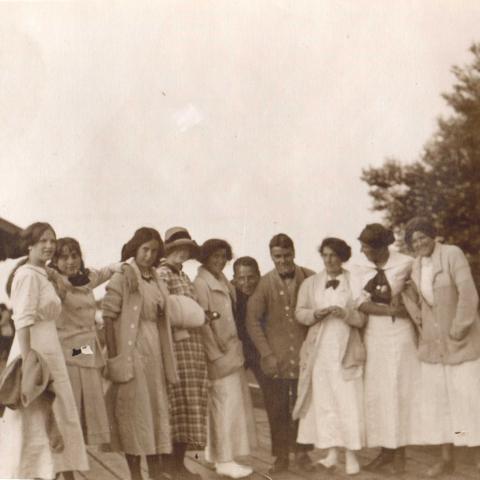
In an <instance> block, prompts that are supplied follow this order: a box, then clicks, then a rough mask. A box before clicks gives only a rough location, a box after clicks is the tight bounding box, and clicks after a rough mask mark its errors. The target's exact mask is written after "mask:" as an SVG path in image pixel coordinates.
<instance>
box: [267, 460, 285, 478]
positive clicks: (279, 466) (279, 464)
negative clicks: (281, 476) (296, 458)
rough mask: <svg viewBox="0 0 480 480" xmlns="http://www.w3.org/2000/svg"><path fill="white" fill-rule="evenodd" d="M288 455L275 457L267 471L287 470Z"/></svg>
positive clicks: (278, 471)
mask: <svg viewBox="0 0 480 480" xmlns="http://www.w3.org/2000/svg"><path fill="white" fill-rule="evenodd" d="M288 465H289V461H288V457H277V459H276V460H275V462H273V465H272V466H271V467H270V468H269V469H268V473H270V474H273V473H280V472H285V471H287V470H288Z"/></svg>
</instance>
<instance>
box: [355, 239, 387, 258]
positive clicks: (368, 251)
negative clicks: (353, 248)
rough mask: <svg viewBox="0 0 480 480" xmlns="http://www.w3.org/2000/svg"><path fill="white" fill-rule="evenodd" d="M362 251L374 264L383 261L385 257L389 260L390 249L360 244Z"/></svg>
mask: <svg viewBox="0 0 480 480" xmlns="http://www.w3.org/2000/svg"><path fill="white" fill-rule="evenodd" d="M360 244H361V248H360V251H361V252H362V253H363V254H364V255H365V256H366V257H367V259H368V260H370V261H371V262H373V263H376V262H379V261H381V260H382V259H383V258H384V257H385V255H386V256H387V258H388V247H379V248H375V247H372V246H371V245H368V244H367V243H365V242H362V241H361V242H360Z"/></svg>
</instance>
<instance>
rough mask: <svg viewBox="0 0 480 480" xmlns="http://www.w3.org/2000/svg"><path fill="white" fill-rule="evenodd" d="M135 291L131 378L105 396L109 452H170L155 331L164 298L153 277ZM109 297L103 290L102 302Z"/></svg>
mask: <svg viewBox="0 0 480 480" xmlns="http://www.w3.org/2000/svg"><path fill="white" fill-rule="evenodd" d="M135 270H136V271H137V273H138V269H137V268H135ZM139 290H140V292H141V297H142V306H141V312H140V317H139V323H138V332H137V336H136V340H135V345H134V348H133V351H132V358H133V368H134V377H133V379H131V380H130V381H128V382H126V383H118V384H116V383H114V384H112V386H111V387H110V389H109V392H108V394H107V408H108V409H109V410H110V411H109V413H110V415H111V427H112V440H111V445H112V448H113V450H117V451H121V452H124V453H127V454H130V455H156V454H162V453H170V452H171V450H172V444H171V439H170V420H169V412H168V395H167V385H166V379H165V371H164V363H163V357H162V350H161V343H160V339H159V332H158V322H159V321H160V320H159V314H158V309H159V308H162V307H164V306H165V297H164V296H163V294H162V292H161V291H160V288H159V286H158V283H157V280H156V278H155V277H153V278H152V279H151V280H150V281H147V280H144V279H143V278H142V277H140V278H139ZM109 295H110V296H111V295H112V293H109V290H108V287H107V295H106V297H105V300H104V302H105V301H111V300H110V299H108V298H107V297H108V296H109ZM123 301H124V303H125V299H123ZM126 318H127V317H125V319H126ZM115 321H121V320H120V318H117V319H116V320H115ZM132 325H133V324H132Z"/></svg>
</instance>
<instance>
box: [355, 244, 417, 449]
mask: <svg viewBox="0 0 480 480" xmlns="http://www.w3.org/2000/svg"><path fill="white" fill-rule="evenodd" d="M412 262H413V259H412V258H411V257H409V256H407V255H403V254H401V253H398V252H395V251H393V250H391V251H390V255H389V258H388V261H387V263H386V264H385V265H384V266H383V270H384V273H385V276H386V278H387V281H388V283H389V285H390V288H391V291H392V295H393V296H395V295H397V294H399V293H400V292H401V291H402V290H403V288H404V286H405V282H406V281H407V279H408V278H409V276H410V272H411V266H412ZM356 273H357V274H358V275H359V276H360V278H361V284H362V285H364V286H365V285H366V284H367V282H368V281H369V280H371V279H372V278H373V277H375V275H376V274H377V270H376V265H375V264H374V263H372V262H369V261H368V260H365V263H363V264H361V265H359V266H358V267H357V270H356ZM369 300H370V298H369V295H368V294H367V292H365V291H364V292H363V294H362V295H361V297H360V298H359V299H357V303H358V304H361V303H362V302H364V301H369ZM363 338H364V342H365V348H366V351H367V361H366V363H365V374H364V389H365V397H364V401H365V424H366V442H367V447H385V448H398V447H402V446H406V445H416V444H421V443H422V431H421V430H422V429H421V422H420V415H421V412H420V395H421V393H420V392H421V391H420V387H421V373H420V361H419V360H418V357H417V348H416V334H415V329H414V326H413V323H412V321H411V320H410V319H409V318H395V319H393V318H392V317H389V316H383V315H369V316H368V321H367V326H366V328H365V333H364V337H363Z"/></svg>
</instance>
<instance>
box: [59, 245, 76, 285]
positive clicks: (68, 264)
mask: <svg viewBox="0 0 480 480" xmlns="http://www.w3.org/2000/svg"><path fill="white" fill-rule="evenodd" d="M81 265H82V257H81V256H80V254H79V252H77V250H74V249H72V248H70V247H68V246H67V245H65V246H64V247H63V248H62V251H61V252H60V255H59V256H58V260H57V267H58V270H59V271H60V273H61V274H62V275H67V276H69V277H70V276H72V275H76V274H77V273H78V272H79V271H80V267H81Z"/></svg>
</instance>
